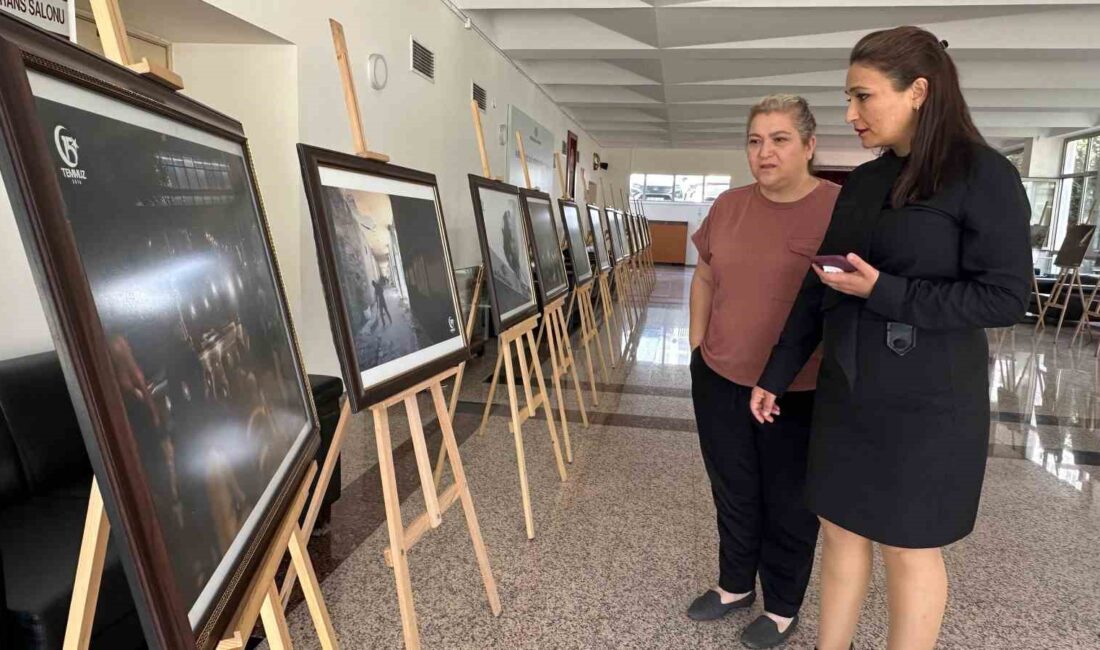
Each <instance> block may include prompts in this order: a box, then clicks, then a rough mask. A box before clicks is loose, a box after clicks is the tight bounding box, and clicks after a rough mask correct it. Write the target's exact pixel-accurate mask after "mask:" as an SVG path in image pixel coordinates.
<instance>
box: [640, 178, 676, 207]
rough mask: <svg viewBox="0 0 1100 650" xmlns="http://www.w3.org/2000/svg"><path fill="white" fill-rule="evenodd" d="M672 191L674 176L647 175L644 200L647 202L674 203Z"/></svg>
mask: <svg viewBox="0 0 1100 650" xmlns="http://www.w3.org/2000/svg"><path fill="white" fill-rule="evenodd" d="M672 189H673V176H672V174H646V175H645V193H644V195H643V196H642V198H643V199H645V200H646V201H672V200H673V195H672Z"/></svg>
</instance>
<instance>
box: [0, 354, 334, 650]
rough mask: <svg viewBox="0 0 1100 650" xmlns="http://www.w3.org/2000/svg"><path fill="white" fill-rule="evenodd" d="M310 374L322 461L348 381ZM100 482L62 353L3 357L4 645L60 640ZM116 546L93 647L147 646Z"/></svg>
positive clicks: (0, 649) (49, 644)
mask: <svg viewBox="0 0 1100 650" xmlns="http://www.w3.org/2000/svg"><path fill="white" fill-rule="evenodd" d="M309 381H310V388H311V390H312V391H313V393H314V395H315V396H316V397H315V401H316V402H317V410H318V415H319V416H320V419H321V439H322V449H321V451H320V452H319V454H318V459H322V458H323V457H324V453H325V452H326V451H327V449H328V447H329V444H330V443H331V441H332V436H333V433H334V431H335V428H336V422H337V420H339V417H340V396H341V395H342V394H343V382H341V381H340V379H338V378H336V377H328V376H324V375H311V376H310V377H309ZM91 481H92V470H91V466H90V464H89V462H88V455H87V451H86V450H85V448H84V438H83V436H82V435H81V432H80V427H79V424H78V423H77V420H76V414H75V413H74V411H73V407H72V401H71V399H70V398H69V392H68V387H67V386H66V383H65V378H64V375H63V374H62V372H61V364H60V362H59V361H58V358H57V354H56V353H54V352H47V353H43V354H36V355H31V356H27V357H20V358H18V359H7V360H3V361H0V605H2V607H0V650H8V649H9V648H16V649H20V650H22V649H23V648H34V649H37V648H48V649H50V650H53V649H54V648H60V647H61V644H62V641H63V639H64V636H65V624H66V620H67V618H68V613H69V602H70V601H71V599H72V586H73V578H74V575H75V573H76V562H77V557H78V555H79V551H80V543H81V538H82V536H83V531H84V519H85V516H86V514H87V509H88V495H89V492H90V490H91ZM339 495H340V478H339V474H338V473H337V474H336V475H335V476H334V478H333V481H332V484H331V485H330V487H329V490H328V491H327V492H326V498H325V503H326V504H327V505H331V503H332V502H333V501H335V500H336V499H337V498H339ZM327 510H328V508H327V507H326V508H325V509H324V510H323V512H322V517H327ZM320 521H321V522H323V521H324V519H322V520H320ZM114 548H115V544H114V540H113V539H112V540H111V542H110V543H109V544H108V546H107V560H106V566H105V569H104V573H103V582H102V585H101V588H100V591H99V602H98V604H97V607H96V617H95V623H94V625H93V627H92V640H91V648H92V650H136V649H139V648H144V647H146V644H145V641H144V638H143V636H142V631H141V625H140V622H139V620H138V617H137V610H136V609H135V608H134V602H133V598H132V596H131V594H130V588H129V585H128V583H127V581H126V576H125V574H124V573H123V571H122V565H121V563H120V562H119V559H118V555H117V553H115V550H114ZM5 635H6V636H5Z"/></svg>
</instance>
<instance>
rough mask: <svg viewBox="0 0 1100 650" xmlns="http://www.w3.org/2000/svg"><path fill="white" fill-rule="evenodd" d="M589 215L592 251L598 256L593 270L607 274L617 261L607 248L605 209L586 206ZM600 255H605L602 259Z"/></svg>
mask: <svg viewBox="0 0 1100 650" xmlns="http://www.w3.org/2000/svg"><path fill="white" fill-rule="evenodd" d="M584 207H585V212H587V213H588V234H589V235H590V236H591V237H592V250H593V252H594V253H595V255H596V266H595V267H593V270H594V271H595V272H597V273H607V272H608V271H610V270H611V269H612V268H614V267H615V260H614V257H613V256H612V254H611V251H610V250H609V249H608V248H607V237H606V235H605V232H606V228H605V225H604V221H606V219H607V216H606V215H605V214H604V211H603V208H601V207H600V206H598V205H593V204H591V203H589V204H587V205H585V206H584ZM600 253H603V256H602V257H601V255H600Z"/></svg>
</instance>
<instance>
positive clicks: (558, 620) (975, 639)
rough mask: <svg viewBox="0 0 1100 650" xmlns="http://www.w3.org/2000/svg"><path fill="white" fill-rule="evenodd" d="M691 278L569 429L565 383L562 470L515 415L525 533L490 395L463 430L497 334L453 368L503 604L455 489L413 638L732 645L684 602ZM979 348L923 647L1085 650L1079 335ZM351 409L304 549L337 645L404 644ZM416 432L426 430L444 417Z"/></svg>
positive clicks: (1002, 338) (365, 456) (728, 632)
mask: <svg viewBox="0 0 1100 650" xmlns="http://www.w3.org/2000/svg"><path fill="white" fill-rule="evenodd" d="M689 280H690V272H689V271H685V270H682V269H673V268H668V269H659V270H658V283H657V285H656V287H655V289H654V291H653V292H652V294H651V295H650V297H649V302H648V306H647V309H646V311H645V315H644V317H643V318H642V320H641V322H640V324H639V327H638V328H637V329H636V330H635V332H634V333H633V335H631V336H629V337H624V338H623V339H622V340H621V341H620V343H621V346H622V349H623V350H624V355H623V359H622V361H621V362H620V363H619V364H618V367H617V368H615V369H614V370H611V369H609V371H610V375H609V377H608V378H607V379H606V380H605V381H600V382H599V383H598V385H597V388H598V390H599V393H598V395H599V405H594V404H592V395H591V392H589V391H587V390H586V392H585V394H584V399H585V401H586V406H587V409H588V416H589V419H590V421H591V424H590V426H589V427H587V428H585V427H583V426H581V425H580V423H579V414H578V413H577V405H576V396H575V394H574V392H573V390H571V389H570V390H568V391H567V397H568V400H567V402H568V406H569V409H570V414H571V423H570V433H571V435H572V443H573V452H574V462H573V463H572V464H571V465H569V466H568V480H566V481H565V482H564V483H563V482H561V481H560V480H559V477H558V474H557V470H556V468H555V464H554V460H553V453H552V449H551V446H550V442H549V435H548V432H547V429H546V422H545V420H544V419H543V418H541V417H540V418H536V419H533V420H530V421H529V422H528V423H526V424H525V425H524V426H523V433H524V444H525V445H526V456H527V469H528V476H529V481H530V490H531V498H532V507H533V511H534V519H535V528H536V537H535V539H534V540H531V541H528V540H527V538H526V535H525V533H524V526H523V510H522V506H521V502H520V494H519V483H518V475H517V470H516V461H515V451H514V443H513V437H512V435H511V433H510V432H509V430H508V425H507V423H508V419H507V410H506V407H504V406H503V404H504V398H503V396H502V395H501V394H500V392H498V397H497V400H496V401H497V402H498V404H500V406H498V407H497V408H496V409H495V412H494V414H493V415H492V416H491V417H490V420H489V427H488V429H487V432H486V433H485V434H484V435H479V434H477V433H476V432H475V429H476V428H477V424H478V422H479V420H480V416H481V408H482V405H483V404H484V400H485V397H486V395H487V392H488V384H487V381H486V380H487V378H488V376H489V374H490V373H491V371H492V363H493V361H494V360H495V357H494V356H493V354H495V352H494V351H493V349H492V348H490V349H489V350H488V351H487V353H486V357H485V358H483V359H480V360H479V361H478V362H477V363H475V364H474V365H473V366H472V367H471V368H470V369H469V370H468V373H467V380H466V382H465V383H464V385H463V387H462V391H461V395H460V397H461V399H460V403H459V409H458V413H457V415H456V418H455V426H456V430H457V435H458V437H459V440H460V442H461V453H462V457H463V460H464V462H465V467H466V472H467V475H468V477H469V482H470V486H471V490H472V493H473V497H474V500H475V503H476V507H477V513H478V517H479V519H480V522H481V527H482V531H483V534H484V537H485V541H486V544H487V545H488V549H489V554H490V559H491V562H492V567H493V573H494V574H495V576H496V580H497V583H498V586H499V590H500V597H501V600H502V603H503V607H504V611H503V613H502V614H501V616H500V617H499V618H494V617H493V616H492V615H491V614H490V612H489V608H488V605H487V602H486V598H485V592H484V589H483V588H482V585H481V581H480V577H479V574H478V570H477V565H476V563H475V560H474V556H473V551H472V546H471V544H470V541H469V537H468V535H467V532H466V527H465V522H464V520H463V517H462V513H461V509H460V508H457V507H456V508H454V509H452V510H451V511H449V512H448V513H447V515H446V516H445V517H444V521H443V524H442V525H441V526H440V527H439V528H438V529H436V530H434V531H430V532H429V533H428V534H427V535H426V536H425V537H424V539H423V540H422V541H421V542H420V543H419V544H418V545H417V546H416V547H415V548H414V549H413V550H412V551H411V553H410V567H411V573H412V584H413V590H414V598H415V604H416V612H417V616H418V619H419V625H420V634H421V640H422V643H423V646H424V647H425V648H729V647H740V644H739V643H738V642H737V635H738V633H739V631H740V628H741V627H742V626H743V625H745V624H746V623H748V622H749V621H750V620H751V617H750V615H749V614H744V613H742V614H739V615H734V616H730V617H729V618H727V619H725V620H722V621H719V622H714V623H705V624H700V623H694V622H692V621H690V620H688V619H687V617H686V616H685V615H684V609H685V608H686V606H687V604H688V603H689V602H690V601H691V599H692V598H693V597H694V596H695V595H697V594H698V593H699V592H700V591H701V590H703V589H705V588H707V587H708V586H710V585H711V584H713V583H714V581H715V579H716V572H717V560H716V554H717V534H716V532H715V527H714V508H713V505H712V503H711V497H710V490H709V487H708V484H707V478H706V474H705V472H704V469H703V463H702V459H701V457H700V455H699V450H698V443H697V439H696V435H695V424H694V421H693V418H692V410H691V401H690V391H689V388H690V382H689V375H688V368H687V363H688V358H689V349H688V312H687V295H688V283H689ZM1070 334H1072V332H1071V333H1070ZM990 346H991V349H992V351H993V353H994V358H995V360H994V362H993V363H991V365H990V373H991V374H990V376H991V380H992V381H991V388H990V405H991V409H992V411H993V425H992V431H991V444H990V457H991V458H990V462H989V467H988V471H987V475H986V481H985V490H984V494H983V498H982V505H981V513H980V515H979V519H978V524H977V528H976V530H975V532H974V534H972V535H971V536H970V537H968V538H967V539H965V540H963V541H961V542H959V543H957V544H955V545H953V546H952V547H950V548H948V549H947V551H946V557H947V562H948V569H949V572H950V577H951V584H952V592H951V598H950V602H949V604H948V611H947V617H946V621H945V623H944V629H943V635H942V639H941V643H940V646H939V647H941V648H949V649H978V648H998V649H1000V648H1004V649H1014V650H1016V649H1020V650H1022V649H1029V648H1035V649H1039V648H1044V649H1046V648H1056V649H1067V650H1068V649H1074V648H1100V499H1098V497H1100V433H1098V430H1097V429H1098V427H1097V424H1098V422H1100V365H1098V363H1097V359H1096V357H1095V356H1094V351H1095V344H1092V345H1086V344H1078V345H1077V346H1076V347H1071V346H1070V345H1069V336H1067V335H1066V334H1065V333H1063V338H1062V339H1061V340H1060V341H1059V343H1058V345H1057V346H1055V345H1054V343H1053V335H1052V333H1046V334H1043V335H1042V336H1040V337H1038V338H1036V337H1035V336H1034V335H1033V334H1032V331H1031V328H1030V327H1027V326H1019V327H1017V328H1016V329H1014V330H1002V331H997V332H991V337H990ZM544 367H546V368H547V369H548V368H549V364H546V365H545V366H544ZM584 374H585V373H584V372H582V377H583V375H584ZM398 411H400V409H394V413H393V425H392V426H393V437H394V445H395V457H396V460H397V476H398V482H399V489H400V491H401V493H402V498H403V499H404V501H403V505H402V507H403V509H404V513H405V514H404V518H405V521H406V523H408V522H409V521H410V520H411V519H412V517H414V516H415V515H416V514H417V513H419V512H420V511H421V510H422V509H423V500H422V498H421V497H420V494H419V491H418V486H419V481H418V478H417V476H416V469H415V460H414V455H413V450H412V446H411V443H410V442H409V440H408V435H407V426H406V425H405V423H404V419H403V415H401V414H399V413H398ZM425 413H427V409H425ZM540 415H541V414H540ZM353 427H354V428H353V431H352V432H351V433H350V435H349V440H348V443H347V447H346V451H345V454H344V470H343V488H344V495H343V497H342V499H341V500H340V501H339V502H338V503H337V505H336V507H335V511H334V519H333V521H332V524H331V525H330V527H329V529H328V532H327V534H325V535H323V536H321V537H317V538H315V539H314V540H313V541H312V542H311V549H312V553H313V557H314V561H315V563H316V566H317V569H318V573H319V575H320V576H321V578H322V580H323V590H324V592H325V595H326V598H327V601H328V605H329V608H330V611H331V613H332V616H333V620H334V624H335V627H336V631H337V634H338V635H339V638H340V641H341V643H342V646H343V647H344V648H356V649H358V648H398V647H401V624H400V618H399V614H398V609H397V599H396V592H395V587H394V580H393V573H392V571H391V570H390V569H388V568H387V567H386V565H385V564H384V563H383V559H382V549H383V548H384V547H385V546H386V545H387V537H386V529H385V522H384V513H383V508H382V496H381V488H380V480H379V472H378V467H377V462H376V458H377V452H376V445H375V441H374V436H373V435H372V429H371V424H370V423H369V421H368V419H367V418H366V416H365V415H364V414H360V415H358V416H355V417H354V421H353ZM428 428H429V432H430V442H431V443H433V445H437V444H438V439H439V436H438V427H436V426H434V425H429V427H428ZM433 458H434V452H433ZM758 602H759V601H758ZM817 607H818V600H817V572H816V569H815V573H814V578H813V581H812V582H811V585H810V589H809V592H808V594H807V602H806V605H805V607H804V609H803V621H802V627H801V629H800V631H799V632H798V634H797V635H796V636H795V637H794V638H793V639H792V641H791V642H790V643H789V644H788V647H790V648H799V649H801V648H812V647H813V640H814V639H813V637H814V630H815V628H816V624H817ZM757 608H759V605H757ZM289 619H290V622H291V628H292V635H293V637H294V639H295V645H296V647H299V648H311V647H317V642H316V640H315V636H314V634H313V633H312V630H311V628H310V627H309V617H308V612H307V610H306V608H305V607H304V606H301V605H299V606H297V607H296V608H295V609H294V610H293V611H292V612H291V613H290V616H289ZM885 634H886V602H885V581H884V575H883V572H882V567H881V562H878V561H876V571H875V578H874V584H873V586H872V590H871V594H870V597H869V599H868V601H867V604H866V606H865V609H864V613H863V618H862V621H861V623H860V627H859V632H858V638H857V646H858V647H859V648H885Z"/></svg>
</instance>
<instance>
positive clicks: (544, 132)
mask: <svg viewBox="0 0 1100 650" xmlns="http://www.w3.org/2000/svg"><path fill="white" fill-rule="evenodd" d="M2 1H3V0H0V2H2ZM516 131H519V132H520V133H521V134H522V136H523V149H524V151H525V152H526V153H527V168H528V170H529V171H530V172H531V184H532V185H534V187H537V188H538V189H540V190H542V191H543V192H550V190H551V188H552V187H553V182H554V151H555V144H556V143H557V141H558V139H557V138H556V137H554V134H553V133H551V132H550V129H548V128H546V127H545V126H543V125H541V124H539V123H538V122H536V121H535V120H534V119H532V118H531V116H529V115H527V114H526V113H524V112H523V111H521V110H520V109H518V108H516V107H515V106H514V105H512V106H509V107H508V137H507V140H506V142H507V146H508V182H509V183H511V184H512V185H515V186H516V187H526V182H525V179H524V177H523V164H522V163H521V162H520V160H519V148H518V147H517V146H516Z"/></svg>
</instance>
